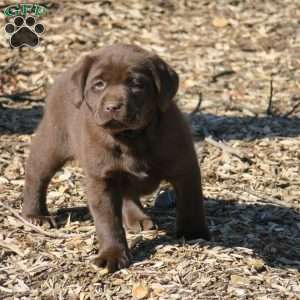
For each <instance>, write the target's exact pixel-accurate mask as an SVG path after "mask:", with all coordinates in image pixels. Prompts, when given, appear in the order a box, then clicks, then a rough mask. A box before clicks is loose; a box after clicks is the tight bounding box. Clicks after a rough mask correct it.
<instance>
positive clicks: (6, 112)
mask: <svg viewBox="0 0 300 300" xmlns="http://www.w3.org/2000/svg"><path fill="white" fill-rule="evenodd" d="M42 115H43V105H36V106H33V107H32V108H26V109H21V108H7V107H3V106H2V107H1V106H0V134H32V133H33V132H34V130H35V129H36V127H37V125H38V123H39V121H40V119H41V117H42ZM191 125H192V126H193V128H194V129H195V128H196V129H195V130H194V132H195V133H196V134H198V133H199V136H200V137H201V135H202V134H203V132H202V130H201V128H203V126H205V128H206V129H207V130H208V131H209V133H210V134H212V135H213V136H214V137H216V138H217V139H221V140H224V141H229V140H232V139H235V140H253V139H261V138H265V137H296V136H299V135H300V118H298V117H291V118H285V117H277V116H273V117H271V116H266V117H247V116H242V117H236V116H233V117H229V116H222V115H212V114H206V113H203V114H196V115H194V116H193V117H192V118H191Z"/></svg>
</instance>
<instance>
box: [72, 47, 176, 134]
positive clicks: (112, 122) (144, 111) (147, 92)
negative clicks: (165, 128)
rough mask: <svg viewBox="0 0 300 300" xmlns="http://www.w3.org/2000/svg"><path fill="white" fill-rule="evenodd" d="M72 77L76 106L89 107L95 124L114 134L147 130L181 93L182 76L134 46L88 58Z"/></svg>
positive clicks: (114, 48)
mask: <svg viewBox="0 0 300 300" xmlns="http://www.w3.org/2000/svg"><path fill="white" fill-rule="evenodd" d="M70 77H71V78H70V82H71V89H72V90H73V94H74V97H73V101H74V105H75V106H76V107H77V108H80V107H81V106H82V105H87V107H88V108H89V111H90V112H91V113H92V114H93V117H94V120H95V122H96V123H97V124H98V125H100V126H102V127H104V128H108V129H110V130H112V131H122V130H127V129H140V128H143V127H144V126H146V125H147V124H148V123H149V122H150V121H151V119H152V117H153V115H154V114H155V113H156V112H157V111H158V110H159V111H162V112H163V111H165V110H166V109H167V108H168V105H169V103H170V101H171V100H172V98H173V97H174V96H175V94H176V92H177V89H178V75H177V74H176V72H175V71H174V70H173V69H172V68H171V67H170V66H169V65H167V64H166V63H165V62H164V61H163V60H162V59H161V58H159V57H158V56H157V55H154V54H151V53H149V52H147V51H145V50H143V49H141V48H139V47H137V46H133V45H123V44H117V45H113V46H109V47H106V48H102V49H100V50H98V51H96V52H94V53H92V54H91V55H88V56H85V57H84V58H83V59H82V60H81V61H80V62H79V63H78V64H77V65H76V66H75V67H74V68H73V69H71V71H70Z"/></svg>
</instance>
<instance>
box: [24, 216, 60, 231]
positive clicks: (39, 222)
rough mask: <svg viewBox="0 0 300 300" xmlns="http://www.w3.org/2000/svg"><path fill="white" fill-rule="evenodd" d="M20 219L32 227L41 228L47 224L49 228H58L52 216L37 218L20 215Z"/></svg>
mask: <svg viewBox="0 0 300 300" xmlns="http://www.w3.org/2000/svg"><path fill="white" fill-rule="evenodd" d="M22 217H23V218H24V219H25V220H26V221H28V222H30V223H31V224H33V225H37V226H42V225H44V224H48V225H49V226H50V227H51V228H57V227H58V226H57V223H56V221H55V217H54V216H50V215H49V216H43V215H41V216H39V215H30V214H25V213H22Z"/></svg>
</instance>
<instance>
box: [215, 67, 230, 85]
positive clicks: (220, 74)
mask: <svg viewBox="0 0 300 300" xmlns="http://www.w3.org/2000/svg"><path fill="white" fill-rule="evenodd" d="M234 74H235V71H233V70H224V71H222V72H220V73H217V74H215V75H214V76H213V77H212V79H211V83H215V82H217V81H218V79H219V78H220V77H223V76H229V75H234Z"/></svg>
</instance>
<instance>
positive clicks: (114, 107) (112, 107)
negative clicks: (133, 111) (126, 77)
mask: <svg viewBox="0 0 300 300" xmlns="http://www.w3.org/2000/svg"><path fill="white" fill-rule="evenodd" d="M122 106H123V104H122V103H107V104H105V106H104V110H105V111H106V112H116V111H119V110H120V109H121V107H122Z"/></svg>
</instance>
